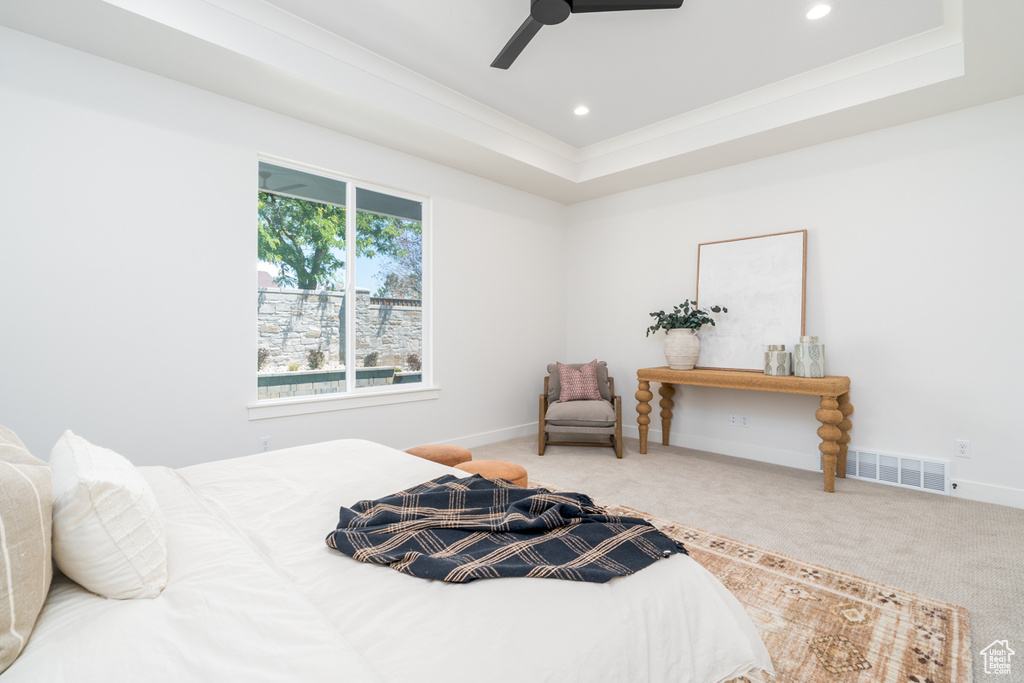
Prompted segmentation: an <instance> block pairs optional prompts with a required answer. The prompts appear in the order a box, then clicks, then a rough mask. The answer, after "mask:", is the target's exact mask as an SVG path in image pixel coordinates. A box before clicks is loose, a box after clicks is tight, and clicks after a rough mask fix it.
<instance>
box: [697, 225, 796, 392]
mask: <svg viewBox="0 0 1024 683" xmlns="http://www.w3.org/2000/svg"><path fill="white" fill-rule="evenodd" d="M806 295H807V231H806V230H794V231H792V232H778V233H772V234H769V235H759V236H756V237H742V238H738V239H732V240H722V241H720V242H704V243H702V244H699V245H698V246H697V302H698V305H699V306H701V307H702V308H704V309H707V308H708V307H710V306H724V307H726V308H728V309H729V312H728V313H718V314H712V317H713V318H714V319H715V322H716V323H717V324H716V325H715V326H711V325H705V326H704V327H703V328H701V331H700V340H701V341H700V357H699V359H698V366H697V367H700V368H716V369H729V370H750V371H759V372H764V351H765V350H766V346H767V345H768V344H785V345H786V350H787V351H789V350H791V349H792V348H793V345H794V344H796V343H797V342H798V341H800V337H801V336H802V335H803V334H804V317H805V314H806Z"/></svg>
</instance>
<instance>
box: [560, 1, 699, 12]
mask: <svg viewBox="0 0 1024 683" xmlns="http://www.w3.org/2000/svg"><path fill="white" fill-rule="evenodd" d="M569 5H570V6H571V7H572V12H573V14H578V13H581V12H622V11H625V10H634V9H678V8H679V7H682V5H683V0H634V1H633V2H630V1H629V0H569Z"/></svg>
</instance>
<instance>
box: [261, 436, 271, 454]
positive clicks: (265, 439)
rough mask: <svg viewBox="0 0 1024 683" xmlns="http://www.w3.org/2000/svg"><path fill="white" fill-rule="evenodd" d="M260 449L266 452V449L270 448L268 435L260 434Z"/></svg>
mask: <svg viewBox="0 0 1024 683" xmlns="http://www.w3.org/2000/svg"><path fill="white" fill-rule="evenodd" d="M260 450H261V451H263V452H264V453H266V452H267V451H269V450H270V437H269V436H261V437H260Z"/></svg>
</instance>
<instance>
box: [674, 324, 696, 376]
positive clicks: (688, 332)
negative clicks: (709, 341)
mask: <svg viewBox="0 0 1024 683" xmlns="http://www.w3.org/2000/svg"><path fill="white" fill-rule="evenodd" d="M666 332H667V336H666V337H665V360H666V361H667V362H668V366H669V367H670V368H671V369H673V370H692V369H693V366H694V365H696V364H697V356H699V355H700V337H698V336H697V330H692V329H690V328H687V327H680V328H676V329H674V330H666Z"/></svg>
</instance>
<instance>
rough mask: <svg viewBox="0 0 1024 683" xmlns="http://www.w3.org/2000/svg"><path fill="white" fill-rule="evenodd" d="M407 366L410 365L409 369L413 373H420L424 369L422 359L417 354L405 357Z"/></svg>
mask: <svg viewBox="0 0 1024 683" xmlns="http://www.w3.org/2000/svg"><path fill="white" fill-rule="evenodd" d="M405 364H406V365H408V366H409V369H410V370H412V371H413V372H419V371H420V368H422V367H423V362H422V361H421V360H420V357H419V356H418V355H416V354H415V353H410V354H409V355H408V356H406V357H405Z"/></svg>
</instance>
